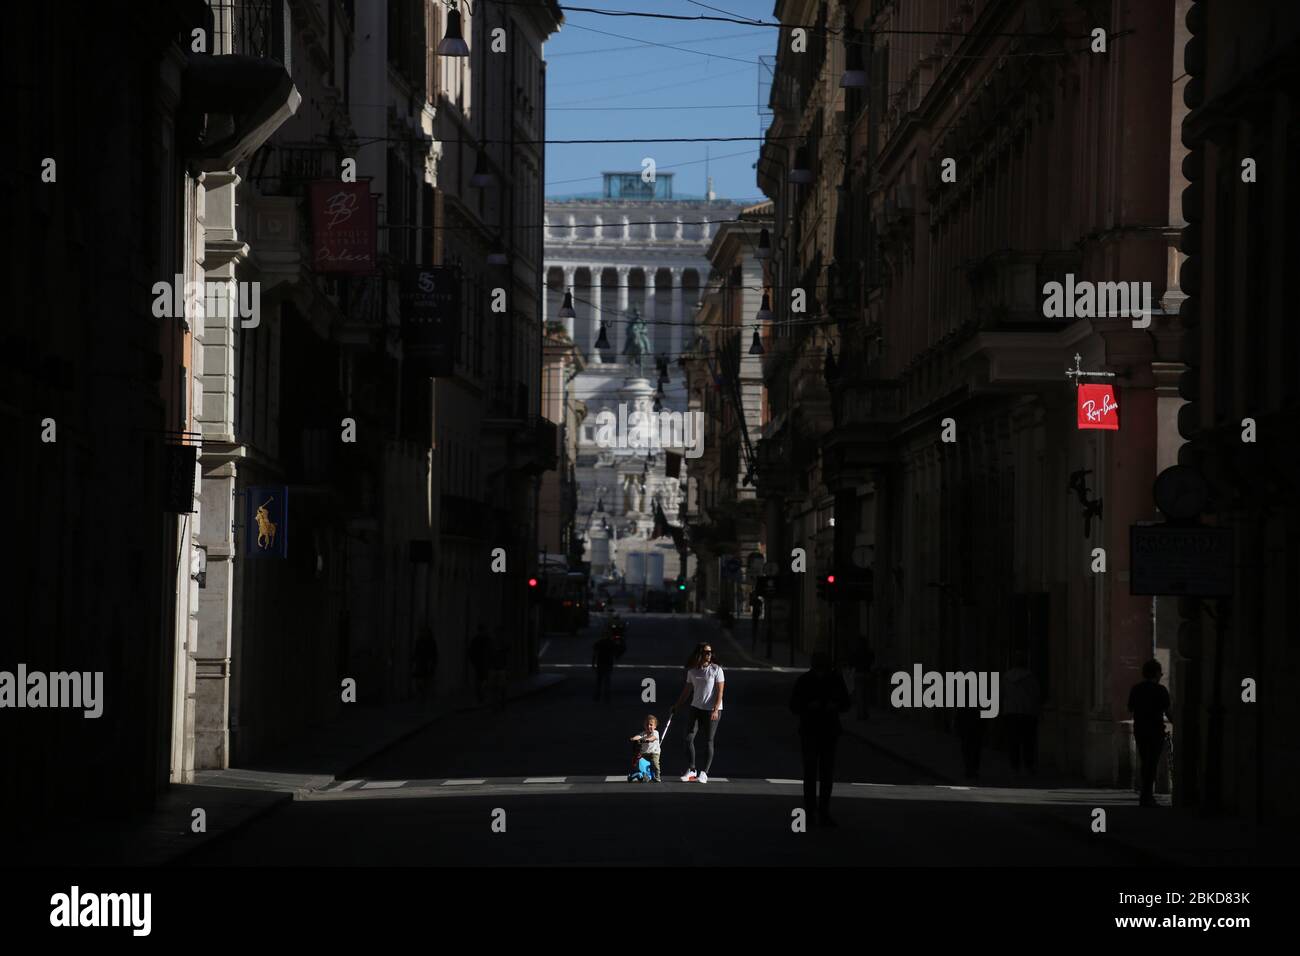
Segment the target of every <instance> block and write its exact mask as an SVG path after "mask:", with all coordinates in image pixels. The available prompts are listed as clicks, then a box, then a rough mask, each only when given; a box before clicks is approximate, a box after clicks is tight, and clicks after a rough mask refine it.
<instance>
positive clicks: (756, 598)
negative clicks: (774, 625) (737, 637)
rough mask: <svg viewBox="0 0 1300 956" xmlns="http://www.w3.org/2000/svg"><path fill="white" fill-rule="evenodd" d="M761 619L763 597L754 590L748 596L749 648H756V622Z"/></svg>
mask: <svg viewBox="0 0 1300 956" xmlns="http://www.w3.org/2000/svg"><path fill="white" fill-rule="evenodd" d="M762 619H763V598H762V596H761V595H760V594H759V593H758V592H757V591H755V592H754V593H753V594H751V595H750V597H749V644H750V650H758V622H759V621H761V620H762Z"/></svg>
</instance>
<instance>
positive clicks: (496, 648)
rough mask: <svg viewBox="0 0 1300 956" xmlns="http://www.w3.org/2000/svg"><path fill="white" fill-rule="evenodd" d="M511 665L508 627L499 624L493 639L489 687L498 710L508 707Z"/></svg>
mask: <svg viewBox="0 0 1300 956" xmlns="http://www.w3.org/2000/svg"><path fill="white" fill-rule="evenodd" d="M509 667H510V645H509V644H508V643H507V641H506V628H505V625H504V624H498V625H497V628H496V636H495V637H494V639H493V641H492V659H491V664H490V666H489V670H488V688H489V689H490V690H491V693H492V697H493V699H494V700H495V701H496V705H497V709H498V710H505V709H506V692H507V690H508V689H509V680H508V678H507V670H508V669H509Z"/></svg>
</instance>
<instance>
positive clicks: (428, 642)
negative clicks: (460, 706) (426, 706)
mask: <svg viewBox="0 0 1300 956" xmlns="http://www.w3.org/2000/svg"><path fill="white" fill-rule="evenodd" d="M415 677H416V680H417V681H419V682H420V690H421V693H422V696H425V697H431V696H433V694H434V693H435V692H436V691H437V687H438V642H437V641H436V640H434V637H433V628H431V627H430V626H429V625H428V624H426V625H424V627H423V628H421V629H420V639H419V640H418V641H417V642H416V644H415Z"/></svg>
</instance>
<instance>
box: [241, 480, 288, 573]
mask: <svg viewBox="0 0 1300 956" xmlns="http://www.w3.org/2000/svg"><path fill="white" fill-rule="evenodd" d="M247 501H248V519H247V522H246V528H247V533H246V537H247V539H248V542H247V547H246V549H245V553H246V554H247V555H248V557H250V558H284V557H288V555H289V489H288V488H286V487H284V486H283V485H269V486H259V487H254V488H249V489H248V491H247Z"/></svg>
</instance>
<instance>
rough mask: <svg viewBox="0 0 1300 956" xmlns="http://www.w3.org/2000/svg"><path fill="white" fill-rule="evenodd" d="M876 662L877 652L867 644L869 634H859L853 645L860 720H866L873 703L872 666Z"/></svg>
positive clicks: (855, 691) (856, 695)
mask: <svg viewBox="0 0 1300 956" xmlns="http://www.w3.org/2000/svg"><path fill="white" fill-rule="evenodd" d="M875 663H876V652H875V651H873V650H872V649H871V647H870V646H869V645H868V644H867V636H866V635H865V634H859V635H858V637H857V640H856V641H855V642H854V647H853V696H854V697H855V698H856V699H857V702H858V720H866V719H867V717H868V714H869V707H870V704H871V668H872V667H873V666H875Z"/></svg>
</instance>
